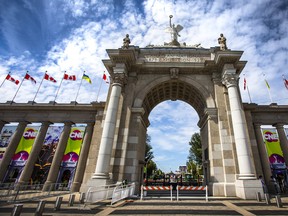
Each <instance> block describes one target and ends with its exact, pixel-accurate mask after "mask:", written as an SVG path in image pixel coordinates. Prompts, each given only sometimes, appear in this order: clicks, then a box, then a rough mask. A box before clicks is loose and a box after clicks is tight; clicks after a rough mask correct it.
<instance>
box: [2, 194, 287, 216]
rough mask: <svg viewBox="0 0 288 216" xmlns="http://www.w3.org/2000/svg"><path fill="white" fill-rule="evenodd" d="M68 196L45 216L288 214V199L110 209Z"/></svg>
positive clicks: (26, 206)
mask: <svg viewBox="0 0 288 216" xmlns="http://www.w3.org/2000/svg"><path fill="white" fill-rule="evenodd" d="M68 198H69V197H68V196H64V198H63V203H62V205H61V209H60V210H59V211H55V210H54V207H55V200H56V197H50V198H46V199H45V200H46V205H45V210H44V213H43V216H52V215H53V216H56V215H59V216H60V215H61V216H64V215H69V216H71V215H98V216H105V215H114V216H115V215H117V216H120V215H125V216H127V215H133V216H137V215H138V216H140V215H141V216H144V215H157V216H159V215H173V216H174V215H181V216H183V215H210V216H214V215H215V216H216V215H247V216H249V215H277V216H281V215H288V198H287V197H284V198H282V203H283V207H282V208H278V207H277V205H276V202H275V199H271V205H267V204H266V203H265V202H264V201H262V202H257V201H256V200H250V201H247V200H238V199H228V200H226V199H225V200H224V199H220V198H219V199H213V200H210V201H208V202H206V201H205V200H203V199H189V198H185V199H182V200H180V201H175V200H174V201H170V199H160V198H156V199H155V198H146V199H144V200H143V201H141V200H139V199H133V200H125V201H122V202H118V203H117V204H115V205H113V206H111V205H110V201H109V200H107V201H103V202H99V203H97V204H93V205H88V206H85V207H84V206H83V204H80V203H79V201H78V199H77V198H76V201H75V203H74V205H73V206H68ZM37 204H38V201H29V202H23V209H22V213H21V216H28V215H29V216H30V215H34V213H35V210H36V208H37ZM13 207H14V203H13V204H12V203H7V202H5V201H1V202H0V216H4V215H5V216H6V215H10V214H11V212H12V210H13Z"/></svg>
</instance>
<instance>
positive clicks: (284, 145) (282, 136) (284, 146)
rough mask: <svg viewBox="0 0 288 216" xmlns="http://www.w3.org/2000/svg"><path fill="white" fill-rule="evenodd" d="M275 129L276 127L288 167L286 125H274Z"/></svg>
mask: <svg viewBox="0 0 288 216" xmlns="http://www.w3.org/2000/svg"><path fill="white" fill-rule="evenodd" d="M273 127H276V129H277V133H278V137H279V141H280V146H281V150H282V152H283V157H284V159H285V163H286V165H287V166H288V140H287V137H286V134H285V130H284V124H282V123H276V124H273Z"/></svg>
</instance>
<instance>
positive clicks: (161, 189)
mask: <svg viewBox="0 0 288 216" xmlns="http://www.w3.org/2000/svg"><path fill="white" fill-rule="evenodd" d="M149 190H150V191H157V190H158V191H167V190H170V198H171V201H172V200H173V198H172V190H173V186H143V185H142V186H141V198H140V199H141V200H143V194H144V191H149Z"/></svg>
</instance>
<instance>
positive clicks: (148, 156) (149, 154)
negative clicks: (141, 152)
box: [145, 135, 154, 163]
mask: <svg viewBox="0 0 288 216" xmlns="http://www.w3.org/2000/svg"><path fill="white" fill-rule="evenodd" d="M150 142H151V137H150V136H149V135H147V137H146V148H145V162H146V163H147V162H148V161H149V160H152V159H153V158H154V155H153V151H152V146H151V144H150Z"/></svg>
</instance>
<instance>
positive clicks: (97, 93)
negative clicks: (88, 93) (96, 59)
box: [96, 78, 103, 102]
mask: <svg viewBox="0 0 288 216" xmlns="http://www.w3.org/2000/svg"><path fill="white" fill-rule="evenodd" d="M102 83H103V78H102V79H101V81H100V87H99V90H98V93H97V97H96V102H98V97H99V93H100V89H101V87H102Z"/></svg>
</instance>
